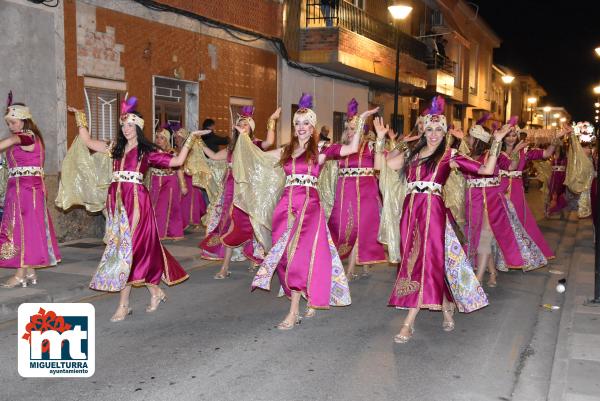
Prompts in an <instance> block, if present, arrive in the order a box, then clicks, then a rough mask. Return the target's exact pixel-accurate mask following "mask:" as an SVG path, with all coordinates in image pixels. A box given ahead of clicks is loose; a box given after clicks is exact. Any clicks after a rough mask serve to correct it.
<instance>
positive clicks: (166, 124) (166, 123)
mask: <svg viewBox="0 0 600 401" xmlns="http://www.w3.org/2000/svg"><path fill="white" fill-rule="evenodd" d="M170 127H171V123H169V122H168V121H165V122H164V123H162V124H161V125H160V128H162V129H169V128H170Z"/></svg>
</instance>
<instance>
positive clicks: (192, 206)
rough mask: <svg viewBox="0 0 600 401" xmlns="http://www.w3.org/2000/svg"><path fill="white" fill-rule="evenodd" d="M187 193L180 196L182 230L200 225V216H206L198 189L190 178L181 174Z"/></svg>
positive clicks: (204, 205) (202, 198) (204, 206)
mask: <svg viewBox="0 0 600 401" xmlns="http://www.w3.org/2000/svg"><path fill="white" fill-rule="evenodd" d="M183 177H184V178H185V184H186V186H187V189H188V193H187V194H185V195H183V194H182V195H181V219H182V220H183V228H184V229H186V228H188V227H190V226H200V225H202V216H204V215H205V214H206V203H205V202H204V197H203V196H202V191H201V190H200V188H198V187H195V186H194V185H193V184H192V176H191V175H187V174H185V173H184V174H183Z"/></svg>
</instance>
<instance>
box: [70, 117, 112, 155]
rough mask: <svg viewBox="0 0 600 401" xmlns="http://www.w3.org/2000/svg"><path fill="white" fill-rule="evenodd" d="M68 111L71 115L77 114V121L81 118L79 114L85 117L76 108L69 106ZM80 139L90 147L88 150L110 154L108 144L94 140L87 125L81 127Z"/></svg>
mask: <svg viewBox="0 0 600 401" xmlns="http://www.w3.org/2000/svg"><path fill="white" fill-rule="evenodd" d="M67 110H68V111H69V112H71V113H75V116H76V117H75V118H76V119H78V118H81V117H77V114H78V113H81V114H82V115H83V117H85V114H83V111H81V110H77V109H76V108H75V107H71V106H68V107H67ZM78 125H79V124H78ZM79 139H80V140H81V141H82V142H83V143H84V144H85V146H87V147H88V149H90V150H93V151H94V152H100V153H108V147H107V146H106V142H104V141H99V140H97V139H92V137H91V135H90V131H89V130H88V128H87V126H86V125H79Z"/></svg>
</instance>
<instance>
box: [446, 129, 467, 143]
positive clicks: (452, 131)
mask: <svg viewBox="0 0 600 401" xmlns="http://www.w3.org/2000/svg"><path fill="white" fill-rule="evenodd" d="M448 132H449V133H450V135H452V136H453V137H455V138H456V139H461V140H462V139H463V138H464V137H465V133H464V132H462V130H460V129H458V128H456V129H455V128H452V129H450V130H448Z"/></svg>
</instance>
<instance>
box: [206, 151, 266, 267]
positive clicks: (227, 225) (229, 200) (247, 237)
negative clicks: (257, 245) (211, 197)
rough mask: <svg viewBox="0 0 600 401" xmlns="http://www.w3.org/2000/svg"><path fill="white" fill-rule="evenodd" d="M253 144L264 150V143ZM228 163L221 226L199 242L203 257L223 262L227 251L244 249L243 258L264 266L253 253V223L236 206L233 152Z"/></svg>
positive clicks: (222, 200)
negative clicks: (227, 248) (232, 164)
mask: <svg viewBox="0 0 600 401" xmlns="http://www.w3.org/2000/svg"><path fill="white" fill-rule="evenodd" d="M252 142H253V143H254V144H255V145H256V146H258V147H259V148H261V144H262V141H260V140H256V139H255V140H253V141H252ZM261 149H262V148H261ZM227 161H228V162H229V165H230V167H229V168H228V169H227V174H226V175H225V182H224V184H223V195H222V199H221V204H222V206H221V208H220V216H218V223H217V224H214V228H212V230H210V231H209V232H208V233H207V234H206V237H205V238H204V239H203V240H202V242H200V245H199V246H200V248H201V251H200V256H201V257H202V258H204V259H209V260H223V258H224V257H225V247H229V248H237V247H240V246H242V247H243V248H242V251H243V254H244V256H245V257H246V258H247V259H249V260H251V261H252V262H253V263H256V264H260V263H262V255H259V254H258V253H257V252H255V249H254V242H255V241H254V230H253V228H252V223H251V222H250V216H248V214H247V213H246V212H244V211H243V210H242V209H240V208H239V207H237V206H235V205H234V204H233V194H234V188H235V180H234V178H233V172H232V171H231V163H232V162H233V152H231V151H228V152H227ZM215 217H217V216H215ZM210 225H211V224H210V222H209V226H210ZM209 228H210V227H209Z"/></svg>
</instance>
